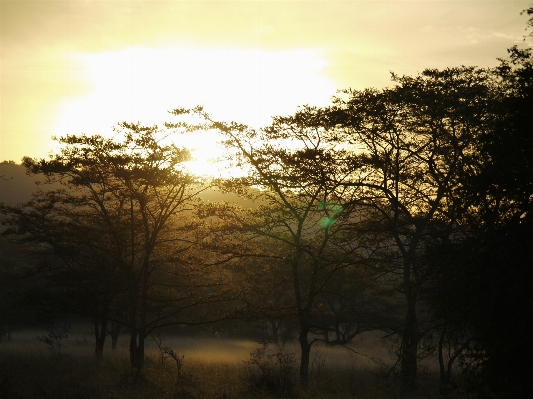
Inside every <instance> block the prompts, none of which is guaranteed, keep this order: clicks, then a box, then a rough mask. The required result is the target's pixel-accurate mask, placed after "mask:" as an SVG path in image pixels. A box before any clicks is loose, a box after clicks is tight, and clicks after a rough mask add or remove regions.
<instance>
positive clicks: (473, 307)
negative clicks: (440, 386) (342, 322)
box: [429, 47, 533, 397]
mask: <svg viewBox="0 0 533 399" xmlns="http://www.w3.org/2000/svg"><path fill="white" fill-rule="evenodd" d="M509 54H510V57H509V58H508V59H502V60H501V64H500V66H499V67H497V68H496V69H495V70H494V71H493V73H494V75H495V77H496V78H497V79H498V80H497V82H498V86H497V87H498V95H497V96H496V97H495V98H494V99H493V101H494V104H495V105H494V107H493V108H494V112H495V115H496V118H495V120H494V123H493V124H492V128H491V129H490V130H488V131H487V132H486V133H485V134H484V135H482V136H481V137H480V138H479V145H478V148H477V156H476V168H475V170H476V173H472V174H468V175H467V176H465V184H464V195H463V196H462V207H463V208H464V209H465V212H464V214H463V218H462V220H461V224H462V226H463V229H462V230H463V232H462V239H461V240H453V241H451V240H441V241H440V242H437V243H436V245H435V247H433V248H432V249H431V251H430V252H429V254H430V256H431V258H432V259H431V265H432V268H433V270H434V275H433V277H432V280H433V281H434V282H433V284H432V290H431V296H430V299H431V306H432V308H433V309H434V313H435V314H436V315H437V316H438V317H439V318H440V320H441V321H443V322H444V323H445V324H446V326H447V329H448V333H447V334H449V336H451V337H453V338H454V339H455V338H456V337H458V336H461V335H462V336H466V337H467V342H469V345H468V346H467V347H465V348H464V349H463V350H462V351H461V354H460V357H461V360H462V362H461V363H462V364H463V365H464V368H465V370H466V371H467V372H468V373H467V375H468V377H469V378H468V380H469V383H470V389H473V390H475V391H477V392H478V393H480V394H481V395H482V396H483V397H528V396H531V394H532V393H533V386H532V385H531V382H530V381H531V379H530V378H529V368H528V367H524V366H523V365H524V364H528V363H529V359H530V358H531V356H532V355H533V354H532V353H531V349H530V348H531V345H530V344H529V341H530V337H529V333H528V331H529V330H528V328H527V327H526V326H528V325H529V324H531V323H532V322H533V313H532V312H531V309H532V306H531V304H533V296H532V295H531V289H530V287H529V282H530V281H531V278H532V275H531V268H530V267H529V265H530V264H531V262H532V261H533V253H532V251H531V242H532V241H533V228H532V218H531V215H532V205H533V201H532V200H533V165H532V162H531V153H532V152H533V140H532V135H531V132H532V131H533V122H532V119H531V116H530V110H531V109H532V108H533V91H532V88H533V64H532V59H531V51H530V50H519V49H517V48H516V47H513V48H511V49H510V50H509ZM458 309H460V311H458Z"/></svg>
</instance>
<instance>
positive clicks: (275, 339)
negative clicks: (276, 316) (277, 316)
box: [270, 320, 279, 345]
mask: <svg viewBox="0 0 533 399" xmlns="http://www.w3.org/2000/svg"><path fill="white" fill-rule="evenodd" d="M270 325H271V327H272V341H273V342H274V343H275V344H276V345H279V334H278V329H279V322H277V321H276V320H270Z"/></svg>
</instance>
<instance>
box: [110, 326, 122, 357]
mask: <svg viewBox="0 0 533 399" xmlns="http://www.w3.org/2000/svg"><path fill="white" fill-rule="evenodd" d="M120 330H122V324H120V323H117V322H116V321H112V322H111V349H112V350H115V349H117V342H118V337H119V335H120Z"/></svg>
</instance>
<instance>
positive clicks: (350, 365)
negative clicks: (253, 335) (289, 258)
mask: <svg viewBox="0 0 533 399" xmlns="http://www.w3.org/2000/svg"><path fill="white" fill-rule="evenodd" d="M41 333H42V332H38V331H31V332H25V333H14V334H13V337H12V340H11V341H10V342H5V341H4V342H3V343H1V344H0V398H13V399H19V398H20V399H22V398H24V399H26V398H28V399H33V398H35V399H67V398H68V399H93V398H94V399H96V398H99V399H100V398H101V399H126V398H128V399H137V398H138V399H141V398H142V399H145V398H146V399H148V398H150V399H151V398H158V399H167V398H168V399H170V398H173V399H177V398H186V399H193V398H198V399H200V398H206V399H210V398H212V399H233V398H235V399H236V398H257V397H265V398H266V397H294V398H324V399H328V398H331V399H333V398H339V399H340V398H365V399H373V398H395V397H402V395H401V392H400V391H399V388H398V384H397V383H396V382H395V379H394V376H393V375H389V376H388V377H387V376H386V375H385V374H384V373H383V371H382V370H381V369H380V367H379V366H378V365H377V364H376V363H375V362H373V361H372V360H369V359H368V358H366V357H364V356H361V355H358V354H355V353H353V352H351V351H349V350H347V349H344V348H340V347H326V346H316V347H313V350H312V352H311V369H310V379H309V381H310V382H309V389H308V391H307V392H304V391H302V390H301V389H300V388H299V386H298V383H297V382H298V379H297V373H298V360H299V359H298V348H297V347H296V346H294V344H287V345H286V346H285V348H283V349H280V348H279V347H276V346H274V345H269V346H268V347H267V348H266V352H265V353H264V354H263V353H262V352H261V348H262V346H261V344H259V343H258V342H254V341H249V340H242V339H241V340H237V339H224V338H218V339H217V338H205V337H203V338H186V337H180V338H171V337H162V338H163V340H162V346H166V347H170V348H172V349H173V350H174V351H175V353H178V354H179V357H178V359H179V365H180V370H179V373H178V367H177V366H178V363H177V362H176V361H175V360H174V359H172V358H170V357H168V356H167V357H166V358H165V359H164V361H163V362H162V361H161V352H160V351H159V349H158V345H157V343H156V341H155V340H150V341H149V342H148V347H147V351H146V363H145V369H144V372H143V374H142V375H136V374H134V373H132V371H131V370H130V366H129V359H128V351H127V338H126V337H125V336H124V337H122V339H121V340H120V341H119V345H118V348H117V349H116V350H115V351H112V350H111V348H110V347H106V349H105V351H104V361H103V362H101V363H98V362H96V360H95V359H94V354H93V351H94V348H93V343H92V340H91V337H90V335H89V334H88V332H86V333H80V334H76V333H70V334H69V337H68V339H65V340H64V341H63V346H62V349H61V353H60V354H59V353H58V351H57V350H55V351H54V352H53V353H52V351H50V350H49V348H48V347H47V345H46V344H44V343H43V342H40V341H38V340H37V339H36V337H37V336H40V335H41ZM109 346H110V345H109ZM352 348H353V349H354V350H356V351H360V352H364V353H367V354H369V355H370V356H372V357H376V358H379V359H381V360H382V361H384V362H389V363H390V362H391V361H392V359H393V357H392V356H391V354H390V353H389V352H388V350H387V349H386V347H385V346H384V345H383V343H382V339H381V338H380V337H379V336H378V335H376V334H367V335H365V336H362V337H361V338H360V339H358V340H357V341H356V342H355V343H354V345H352ZM252 353H254V355H253V356H251V354H252ZM269 354H270V355H271V356H270V357H269V356H268V355H269ZM276 354H277V356H276ZM182 356H183V357H182ZM430 366H431V365H429V366H426V369H427V370H430V369H431V367H430ZM280 371H281V372H280ZM435 375H436V373H434V372H432V373H429V372H427V373H424V374H423V375H422V378H421V383H420V388H419V389H418V390H417V392H415V393H413V394H411V395H410V396H409V397H413V398H439V397H441V396H440V394H439V393H438V390H437V389H436V388H437V386H438V385H437V381H436V378H435Z"/></svg>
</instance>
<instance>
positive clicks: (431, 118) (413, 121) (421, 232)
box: [330, 67, 492, 390]
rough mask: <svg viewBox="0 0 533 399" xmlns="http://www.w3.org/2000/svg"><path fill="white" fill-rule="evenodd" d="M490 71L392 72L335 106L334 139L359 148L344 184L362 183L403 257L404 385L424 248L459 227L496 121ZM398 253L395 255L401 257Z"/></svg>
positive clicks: (412, 363)
mask: <svg viewBox="0 0 533 399" xmlns="http://www.w3.org/2000/svg"><path fill="white" fill-rule="evenodd" d="M490 78H491V76H490V74H489V72H488V71H486V70H483V69H476V68H466V67H462V68H449V69H445V70H442V71H438V70H426V71H424V72H423V73H422V74H420V75H418V76H415V77H409V76H403V77H399V76H396V75H393V81H394V82H395V83H396V84H397V85H396V86H394V87H392V88H388V89H383V90H374V89H368V90H364V91H354V90H348V91H346V92H345V94H346V95H347V99H341V98H338V99H337V100H336V104H335V106H334V107H332V108H331V109H330V115H331V118H332V121H331V122H330V123H333V122H335V123H337V125H338V127H339V128H338V129H337V130H336V131H335V136H334V137H333V138H332V139H333V140H335V141H337V142H338V143H339V144H341V143H346V145H349V146H350V147H351V148H352V155H351V156H352V157H353V161H352V162H353V164H354V165H357V168H354V169H353V171H352V173H351V174H350V175H349V176H347V178H345V179H344V180H343V181H339V184H342V185H345V186H347V187H348V186H349V187H359V188H360V189H361V190H363V195H362V196H360V198H359V199H358V201H359V202H360V204H364V206H366V207H369V208H371V209H373V210H374V212H375V214H378V215H379V217H380V219H381V226H382V227H381V229H382V234H383V238H384V239H386V240H388V241H389V242H390V243H391V251H390V255H392V259H394V258H396V259H397V262H392V263H391V264H390V265H391V266H390V272H391V273H394V274H395V273H398V274H399V276H401V281H402V283H401V285H400V287H399V289H400V290H401V291H402V292H403V294H404V295H405V300H406V316H405V321H404V323H403V326H402V328H401V335H402V343H401V348H400V365H401V379H402V385H403V387H404V389H406V390H412V389H414V387H415V381H416V376H417V358H418V346H419V343H420V339H421V336H420V326H419V321H420V320H419V317H418V315H417V302H418V301H419V299H420V293H421V291H422V288H423V284H424V282H425V280H426V273H425V272H424V267H425V265H424V264H423V262H421V259H420V258H421V253H422V252H423V249H424V247H425V241H426V239H427V236H428V234H430V232H431V229H432V226H433V225H434V224H435V223H436V222H439V223H441V224H442V225H443V226H447V227H449V226H452V225H453V224H454V223H455V222H456V220H457V218H458V214H459V213H460V212H461V209H460V207H459V206H458V204H459V203H460V196H461V187H462V179H463V175H464V173H465V172H466V171H468V170H469V168H470V167H471V164H472V160H471V158H472V155H473V153H474V152H475V145H476V142H477V140H478V139H479V137H480V136H481V135H482V134H483V133H484V132H485V131H486V130H487V129H489V126H490V121H491V118H492V116H491V110H490V108H488V107H487V105H488V104H490V102H489V101H488V98H489V97H490V90H491V87H492V86H491V84H490ZM394 254H396V255H394Z"/></svg>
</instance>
